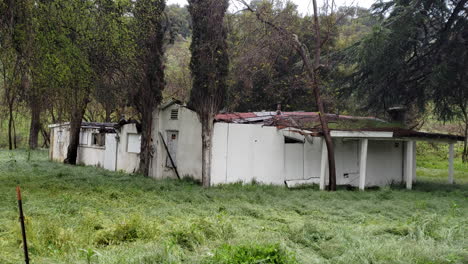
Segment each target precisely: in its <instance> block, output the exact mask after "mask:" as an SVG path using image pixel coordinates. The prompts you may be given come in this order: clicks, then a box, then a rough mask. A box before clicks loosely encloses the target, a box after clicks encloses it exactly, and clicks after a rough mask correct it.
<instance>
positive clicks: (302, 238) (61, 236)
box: [0, 143, 468, 264]
mask: <svg viewBox="0 0 468 264" xmlns="http://www.w3.org/2000/svg"><path fill="white" fill-rule="evenodd" d="M417 149H418V150H421V152H418V166H419V167H418V171H417V183H416V184H415V185H414V190H412V191H407V190H405V189H404V188H401V187H399V186H394V187H386V188H382V189H380V190H372V191H366V192H358V191H348V190H339V191H337V192H335V193H329V192H322V191H318V190H317V189H314V188H307V187H304V188H301V189H297V190H289V189H286V188H284V187H282V186H265V185H259V184H255V185H241V184H229V185H222V186H218V187H214V188H210V189H205V188H202V187H200V186H199V185H196V184H194V183H193V182H189V181H178V180H159V181H156V180H153V179H148V178H145V177H142V176H140V175H128V174H124V173H120V172H111V171H106V170H103V169H99V168H94V167H86V166H79V167H72V166H67V165H64V164H59V163H53V162H49V161H47V153H46V152H44V151H31V152H30V161H29V162H28V161H27V158H28V152H27V151H13V152H9V151H4V150H1V151H0V246H1V254H0V263H7V264H10V263H20V262H21V261H22V259H23V257H22V250H21V229H20V226H19V224H18V215H17V203H16V196H15V186H16V185H18V184H19V185H20V186H21V187H22V191H23V203H24V210H25V216H26V227H27V234H28V239H29V240H28V241H29V246H30V254H31V255H30V256H31V259H32V261H34V263H39V264H41V263H44V264H45V263H89V262H90V263H102V264H109V263H132V264H140V263H256V262H255V261H257V263H338V264H349V263H371V262H372V263H408V262H411V263H465V262H466V260H467V258H468V256H467V255H466V250H465V248H464V245H466V243H467V241H466V234H465V233H466V225H467V224H468V222H467V219H468V203H467V200H466V196H467V195H468V168H466V167H457V166H458V165H456V171H455V172H456V173H455V181H456V182H457V184H456V185H448V184H446V181H447V168H446V167H437V166H436V164H440V165H442V164H443V163H442V162H446V160H445V159H441V161H440V162H439V163H436V164H435V165H433V167H430V168H422V167H421V164H422V163H421V161H422V160H437V159H440V158H438V157H437V156H434V157H432V155H434V154H432V152H429V151H423V147H422V146H421V145H420V144H419V143H418V146H417ZM421 154H426V155H421ZM441 155H442V154H441ZM429 156H431V157H429ZM458 160H459V159H458ZM458 162H459V161H458ZM460 164H461V163H460ZM444 166H445V165H444ZM262 260H263V262H261V261H262ZM275 261H276V262H275Z"/></svg>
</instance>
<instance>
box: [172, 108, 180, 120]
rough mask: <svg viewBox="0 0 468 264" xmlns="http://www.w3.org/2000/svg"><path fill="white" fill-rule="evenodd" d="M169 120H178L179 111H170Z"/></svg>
mask: <svg viewBox="0 0 468 264" xmlns="http://www.w3.org/2000/svg"><path fill="white" fill-rule="evenodd" d="M171 119H172V120H177V119H179V109H172V110H171Z"/></svg>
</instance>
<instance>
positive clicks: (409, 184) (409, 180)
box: [405, 141, 414, 190]
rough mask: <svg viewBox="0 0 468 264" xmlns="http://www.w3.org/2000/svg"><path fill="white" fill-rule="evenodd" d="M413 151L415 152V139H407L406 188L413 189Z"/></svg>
mask: <svg viewBox="0 0 468 264" xmlns="http://www.w3.org/2000/svg"><path fill="white" fill-rule="evenodd" d="M413 152H414V141H407V142H406V155H405V159H406V162H405V164H406V167H405V174H406V189H408V190H411V188H413V158H414V156H413Z"/></svg>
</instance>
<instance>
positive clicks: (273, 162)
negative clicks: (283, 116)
mask: <svg viewBox="0 0 468 264" xmlns="http://www.w3.org/2000/svg"><path fill="white" fill-rule="evenodd" d="M285 135H287V136H290V137H294V138H295V139H297V140H301V141H303V142H304V143H300V142H298V143H285ZM320 142H321V141H320V138H316V137H315V138H314V137H309V138H308V139H305V138H304V136H302V135H300V134H298V133H295V132H285V131H282V130H278V129H277V128H276V127H266V126H261V125H255V124H233V123H215V129H214V136H213V155H212V167H211V170H212V171H211V181H212V182H211V183H212V184H213V185H216V184H223V183H233V182H243V183H250V182H252V181H256V182H261V183H265V184H280V185H281V184H284V181H285V180H303V179H311V178H315V179H317V182H318V179H319V173H320V159H319V157H320V150H321V143H320Z"/></svg>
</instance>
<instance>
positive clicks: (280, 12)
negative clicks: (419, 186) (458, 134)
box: [0, 0, 468, 174]
mask: <svg viewBox="0 0 468 264" xmlns="http://www.w3.org/2000/svg"><path fill="white" fill-rule="evenodd" d="M189 3H190V4H189V6H188V7H181V6H178V5H171V6H166V3H165V1H163V0H137V1H131V0H119V1H116V0H83V1H70V0H54V1H46V0H16V1H13V0H4V1H1V2H0V48H1V49H0V73H1V74H0V101H1V106H0V108H1V111H0V121H1V122H0V124H1V125H2V126H5V127H4V129H2V128H1V127H0V131H2V132H4V133H2V134H0V137H2V138H6V139H7V140H6V141H5V142H6V144H7V146H8V147H9V148H10V149H12V148H16V147H17V146H18V145H22V146H24V143H25V142H27V144H28V146H29V147H30V148H36V147H39V146H47V143H48V142H47V139H48V132H47V129H46V128H47V124H49V123H57V122H63V121H70V122H71V130H72V131H73V133H72V137H71V143H72V144H70V149H69V155H68V156H67V162H69V163H72V164H73V163H75V160H76V149H77V146H78V140H79V139H78V132H79V127H80V125H81V122H82V121H83V120H85V121H105V122H116V121H118V120H119V119H120V118H121V117H122V116H126V117H127V118H134V119H138V120H139V121H140V122H141V123H142V135H143V137H142V155H141V156H142V159H141V166H140V167H141V168H142V171H143V172H144V173H146V172H147V169H148V166H149V158H150V156H151V155H152V149H151V144H150V138H149V137H150V136H149V131H150V129H151V126H152V124H151V122H152V120H151V118H150V117H151V113H152V111H153V110H154V109H155V108H156V107H157V106H158V104H160V103H161V101H162V100H164V99H165V98H177V99H180V100H181V101H183V102H187V103H188V104H189V106H191V107H192V108H193V109H194V110H196V111H197V113H198V114H199V117H200V120H201V121H202V123H203V124H205V125H204V128H205V129H204V131H205V132H206V133H205V134H206V135H207V137H208V138H209V135H210V134H209V131H210V126H209V124H210V123H211V122H212V118H213V115H214V114H215V113H216V112H218V111H261V110H273V109H276V105H277V104H278V103H281V105H282V108H283V110H307V111H316V110H317V108H318V105H317V104H316V101H315V100H314V95H313V90H312V89H310V85H309V81H310V80H309V79H308V78H309V77H308V75H307V70H306V68H307V67H306V65H305V64H304V60H303V57H301V55H300V53H298V52H296V51H297V50H296V49H295V47H294V45H291V43H288V42H285V41H283V37H282V36H281V34H280V33H279V32H278V31H277V30H275V29H274V28H272V27H269V26H268V25H266V24H265V21H261V20H259V17H258V16H257V15H256V14H255V13H252V12H249V11H248V10H239V11H237V12H235V13H229V12H227V6H228V2H225V1H214V2H213V1H211V0H204V1H202V0H199V1H195V0H193V1H189ZM249 4H250V6H251V7H252V8H253V9H255V10H257V11H258V12H260V13H261V14H262V17H263V18H264V20H267V21H271V22H272V23H274V25H276V26H278V27H280V28H284V29H286V30H287V31H288V32H290V33H291V34H294V35H296V36H297V38H298V39H299V40H301V43H302V44H303V46H304V50H305V52H306V53H308V56H310V58H311V59H315V54H314V53H313V51H314V50H316V47H317V45H318V44H317V43H318V42H317V36H318V34H317V32H316V31H315V28H314V26H315V24H316V23H315V22H314V19H313V17H312V16H308V15H305V16H304V15H302V14H300V13H299V11H298V10H297V6H295V5H294V4H292V3H291V2H289V1H285V0H274V1H258V0H256V1H249ZM466 5H467V1H466V0H444V1H431V0H423V1H420V0H392V1H387V2H384V3H379V4H376V5H374V6H373V7H372V9H370V10H368V9H364V8H359V7H352V8H349V7H348V8H345V7H341V8H335V9H333V10H331V9H327V8H330V7H329V6H324V7H323V8H322V9H321V10H320V12H319V13H318V17H317V18H318V22H319V23H320V25H321V27H320V35H321V36H322V38H321V40H320V44H319V46H320V51H321V55H320V56H321V58H320V67H318V69H317V74H318V76H319V78H320V90H321V96H322V101H323V104H324V107H325V111H326V112H333V113H346V114H372V115H380V116H385V115H386V112H385V111H386V109H387V108H388V107H390V106H394V105H404V106H407V107H408V108H409V109H410V110H411V111H412V112H416V113H418V114H423V113H427V112H428V109H433V110H434V111H435V113H436V116H437V117H438V118H439V119H441V120H443V121H456V122H460V123H462V124H463V132H464V133H465V136H466V135H467V134H468V114H467V113H468V110H467V105H468V103H467V102H468V99H467V98H468V88H467V80H466V72H467V62H468V57H467V56H468V55H467V50H468V49H467V47H468V46H467V37H468V35H467V30H468V29H467V24H468V22H467V12H466V10H467V9H466ZM207 21H208V22H210V23H216V25H211V24H210V23H207ZM213 21H216V22H213ZM218 37H220V38H218ZM208 54H215V55H216V56H209V55H208ZM210 58H211V59H210ZM206 98H211V99H213V100H211V101H207V100H202V99H206ZM428 106H430V108H428ZM19 123H21V124H23V123H24V124H26V123H27V126H28V127H29V129H28V131H27V134H28V135H27V138H28V140H27V141H25V140H24V139H23V140H22V142H18V140H17V139H18V137H17V136H16V134H17V133H18V131H16V127H17V126H18V124H19ZM41 136H42V137H41ZM41 138H42V139H43V140H42V142H40V141H41V140H40V139H41ZM204 145H207V146H208V147H209V141H204ZM206 155H209V154H206ZM463 158H464V159H465V160H467V159H468V147H467V144H466V143H465V151H464V156H463ZM206 166H208V165H206ZM145 168H146V169H145ZM206 173H207V174H209V172H206Z"/></svg>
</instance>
